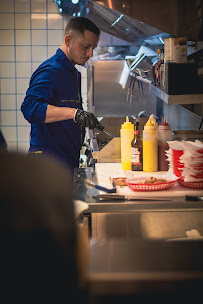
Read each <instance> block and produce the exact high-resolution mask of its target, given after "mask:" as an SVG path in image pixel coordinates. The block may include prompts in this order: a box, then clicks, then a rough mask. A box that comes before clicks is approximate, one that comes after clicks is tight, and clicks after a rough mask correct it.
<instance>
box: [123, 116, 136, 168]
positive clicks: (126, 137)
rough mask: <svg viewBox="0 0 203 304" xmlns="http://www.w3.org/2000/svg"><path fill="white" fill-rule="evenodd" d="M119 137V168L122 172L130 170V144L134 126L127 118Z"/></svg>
mask: <svg viewBox="0 0 203 304" xmlns="http://www.w3.org/2000/svg"><path fill="white" fill-rule="evenodd" d="M120 136H121V167H122V169H123V170H131V142H132V140H133V137H134V125H133V124H132V123H131V122H130V121H129V118H128V116H127V117H126V121H125V122H124V123H123V124H122V126H121V129H120Z"/></svg>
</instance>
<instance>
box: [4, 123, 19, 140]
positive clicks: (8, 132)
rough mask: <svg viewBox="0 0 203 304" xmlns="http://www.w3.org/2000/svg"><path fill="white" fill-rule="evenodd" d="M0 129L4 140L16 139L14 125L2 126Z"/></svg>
mask: <svg viewBox="0 0 203 304" xmlns="http://www.w3.org/2000/svg"><path fill="white" fill-rule="evenodd" d="M1 130H2V133H3V135H4V137H5V140H6V141H16V127H5V126H2V128H1Z"/></svg>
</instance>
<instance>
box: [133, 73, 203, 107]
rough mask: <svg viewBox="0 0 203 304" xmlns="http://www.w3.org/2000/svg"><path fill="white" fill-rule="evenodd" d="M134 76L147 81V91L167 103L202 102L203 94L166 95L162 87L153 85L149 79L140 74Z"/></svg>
mask: <svg viewBox="0 0 203 304" xmlns="http://www.w3.org/2000/svg"><path fill="white" fill-rule="evenodd" d="M136 78H137V79H138V80H140V81H142V82H145V83H147V84H148V85H149V91H150V92H151V93H152V94H154V95H155V96H157V97H159V98H160V99H162V100H163V101H164V102H166V103H167V104H169V105H174V104H197V103H203V94H184V95H168V94H166V93H165V92H164V91H163V90H162V89H160V88H157V87H155V86H154V85H153V84H152V82H151V81H150V80H148V79H146V78H143V77H140V76H136Z"/></svg>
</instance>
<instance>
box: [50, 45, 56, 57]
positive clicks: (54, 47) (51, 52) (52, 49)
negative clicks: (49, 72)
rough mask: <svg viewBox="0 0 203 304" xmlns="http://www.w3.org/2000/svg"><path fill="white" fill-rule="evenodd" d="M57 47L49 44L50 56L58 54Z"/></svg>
mask: <svg viewBox="0 0 203 304" xmlns="http://www.w3.org/2000/svg"><path fill="white" fill-rule="evenodd" d="M57 49H58V48H57V47H56V46H50V45H49V46H48V58H50V57H52V56H53V55H55V54H56V51H57Z"/></svg>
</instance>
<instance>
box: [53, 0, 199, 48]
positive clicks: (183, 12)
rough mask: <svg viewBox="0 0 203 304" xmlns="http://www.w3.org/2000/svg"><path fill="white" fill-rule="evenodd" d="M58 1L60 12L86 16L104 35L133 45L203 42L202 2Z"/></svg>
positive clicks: (182, 0)
mask: <svg viewBox="0 0 203 304" xmlns="http://www.w3.org/2000/svg"><path fill="white" fill-rule="evenodd" d="M55 1H56V3H57V5H58V6H59V10H60V11H61V12H63V13H65V14H68V15H70V16H86V17H87V18H89V19H91V20H92V21H93V22H95V23H96V24H97V26H98V27H99V28H100V29H101V30H102V31H104V32H107V33H109V34H111V35H114V36H117V37H119V38H121V39H123V40H126V41H128V42H131V43H136V44H138V43H140V44H142V43H143V42H144V41H145V43H148V44H151V43H152V41H153V40H154V39H156V38H162V39H164V38H167V37H173V36H174V37H187V39H188V40H190V41H198V40H201V41H202V40H203V28H202V14H203V8H202V7H203V4H202V1H201V0H170V1H167V2H166V1H163V0H153V1H151V0H102V1H95V0H91V1H88V0H78V1H76V2H77V3H76V4H74V3H73V2H75V1H72V0H55ZM146 40H147V42H146ZM152 44H154V43H152Z"/></svg>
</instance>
